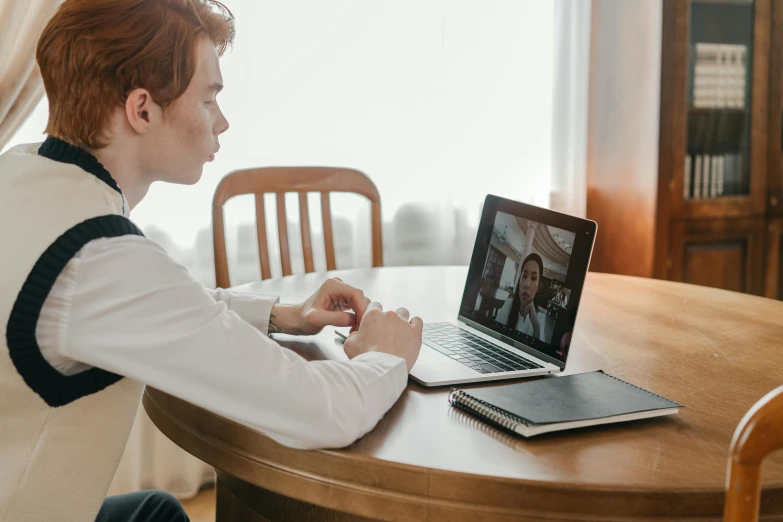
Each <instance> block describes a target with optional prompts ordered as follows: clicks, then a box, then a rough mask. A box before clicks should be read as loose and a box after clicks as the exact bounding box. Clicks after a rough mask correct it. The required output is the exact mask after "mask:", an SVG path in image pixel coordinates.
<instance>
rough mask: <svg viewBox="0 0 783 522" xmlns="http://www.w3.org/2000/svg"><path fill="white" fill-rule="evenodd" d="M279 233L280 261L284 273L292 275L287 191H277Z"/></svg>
mask: <svg viewBox="0 0 783 522" xmlns="http://www.w3.org/2000/svg"><path fill="white" fill-rule="evenodd" d="M277 235H278V236H279V239H280V263H281V264H282V265H283V275H284V276H287V275H291V254H290V252H289V250H288V223H287V221H286V216H285V193H284V192H282V193H281V192H278V193H277Z"/></svg>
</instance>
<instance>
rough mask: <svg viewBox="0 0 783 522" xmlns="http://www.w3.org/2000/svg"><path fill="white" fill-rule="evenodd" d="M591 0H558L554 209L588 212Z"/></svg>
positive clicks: (556, 19)
mask: <svg viewBox="0 0 783 522" xmlns="http://www.w3.org/2000/svg"><path fill="white" fill-rule="evenodd" d="M591 6H592V2H591V1H588V0H555V12H554V23H555V30H554V60H555V63H554V83H553V87H554V96H553V103H552V106H553V107H552V186H551V193H550V198H551V199H550V206H551V208H552V209H553V210H557V211H559V212H564V213H567V214H573V215H575V216H580V217H585V215H586V213H587V118H588V106H587V105H588V95H589V82H590V18H591V13H592V9H591Z"/></svg>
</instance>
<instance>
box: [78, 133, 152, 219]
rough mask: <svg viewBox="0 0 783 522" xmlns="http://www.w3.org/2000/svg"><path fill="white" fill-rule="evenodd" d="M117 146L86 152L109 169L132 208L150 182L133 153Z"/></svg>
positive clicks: (138, 201) (143, 194)
mask: <svg viewBox="0 0 783 522" xmlns="http://www.w3.org/2000/svg"><path fill="white" fill-rule="evenodd" d="M118 148H119V147H116V146H114V145H113V144H110V145H109V146H107V147H104V148H102V149H95V150H89V151H88V152H89V153H90V154H92V155H93V156H95V157H96V158H97V159H98V161H100V162H101V164H102V165H103V166H104V167H105V168H106V170H108V171H109V173H110V174H111V177H112V178H114V181H116V182H117V185H119V187H120V190H122V193H123V195H124V196H125V199H127V200H128V206H129V207H130V209H131V210H133V209H134V208H135V207H136V205H138V204H139V203H140V202H141V200H142V199H144V196H146V195H147V191H148V190H149V188H150V185H151V184H152V183H151V182H149V181H147V178H146V176H144V174H143V172H142V169H141V168H139V166H138V164H137V163H136V161H134V160H135V158H134V155H133V154H129V153H128V152H124V153H121V152H120V151H118V150H117V149H118ZM127 150H128V149H126V151H127Z"/></svg>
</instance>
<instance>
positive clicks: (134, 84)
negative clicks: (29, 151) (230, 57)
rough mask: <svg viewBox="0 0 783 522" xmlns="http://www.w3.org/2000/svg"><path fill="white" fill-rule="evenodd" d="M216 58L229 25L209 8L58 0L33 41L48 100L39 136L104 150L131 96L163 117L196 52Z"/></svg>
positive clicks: (173, 2)
mask: <svg viewBox="0 0 783 522" xmlns="http://www.w3.org/2000/svg"><path fill="white" fill-rule="evenodd" d="M200 38H209V39H210V40H211V41H212V42H213V43H214V44H215V46H216V47H217V51H218V55H222V54H223V52H224V51H225V50H226V48H227V47H228V46H229V45H231V43H232V42H233V39H234V17H233V15H232V14H231V11H229V10H228V8H227V7H226V6H224V5H223V4H222V3H220V2H218V1H216V0H65V2H64V3H63V4H62V5H61V6H60V8H59V9H58V10H57V12H56V13H55V14H54V16H53V17H52V19H51V20H50V21H49V23H48V24H47V25H46V28H45V29H44V31H43V34H42V35H41V39H40V40H39V41H38V48H37V49H36V55H35V57H36V60H37V61H38V66H39V67H40V69H41V76H42V77H43V82H44V87H45V89H46V95H47V97H48V98H49V122H48V124H47V125H46V132H47V134H49V135H51V136H54V137H57V138H60V139H63V140H65V141H67V142H69V143H72V144H73V145H77V146H79V147H83V148H93V149H99V148H101V147H105V146H106V144H107V140H106V136H105V134H104V131H105V128H104V127H105V125H106V122H107V121H108V119H109V117H110V115H111V113H112V111H113V110H114V109H115V108H117V107H122V106H123V105H124V104H125V100H126V99H127V96H128V94H130V92H131V91H133V90H134V89H136V88H144V89H147V90H148V91H149V92H150V94H151V95H152V99H153V100H154V101H155V103H157V104H158V105H160V106H161V107H163V108H164V109H165V108H166V107H167V106H168V105H169V104H170V103H171V102H172V101H174V100H176V99H177V98H178V97H180V96H181V95H182V93H184V92H185V90H186V89H187V87H188V84H189V83H190V80H191V79H192V78H193V73H194V72H195V68H196V44H197V43H198V40H199V39H200Z"/></svg>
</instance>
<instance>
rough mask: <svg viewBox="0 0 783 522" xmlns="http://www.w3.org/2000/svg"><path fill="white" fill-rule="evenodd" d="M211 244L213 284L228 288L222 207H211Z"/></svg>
mask: <svg viewBox="0 0 783 522" xmlns="http://www.w3.org/2000/svg"><path fill="white" fill-rule="evenodd" d="M212 244H213V248H214V250H215V285H216V286H217V287H218V288H228V287H229V286H231V281H230V279H229V277H228V259H227V255H228V254H226V229H225V225H224V224H223V207H217V208H214V207H213V208H212Z"/></svg>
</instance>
